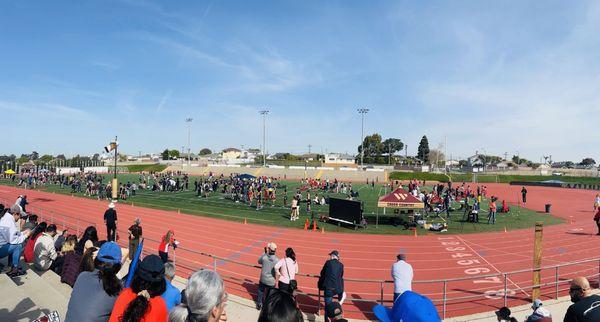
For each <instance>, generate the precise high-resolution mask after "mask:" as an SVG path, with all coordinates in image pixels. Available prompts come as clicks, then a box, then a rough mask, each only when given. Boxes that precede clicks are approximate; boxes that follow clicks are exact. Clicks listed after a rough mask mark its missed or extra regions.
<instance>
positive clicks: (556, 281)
mask: <svg viewBox="0 0 600 322" xmlns="http://www.w3.org/2000/svg"><path fill="white" fill-rule="evenodd" d="M0 200H1V201H4V200H6V199H5V198H1V197H0ZM28 208H29V209H38V210H39V213H38V215H40V217H42V216H44V211H45V212H46V214H47V213H50V214H51V216H50V217H51V220H52V222H54V221H55V219H56V220H57V221H58V218H62V219H63V220H62V221H63V223H65V224H66V223H67V221H66V220H65V219H66V218H69V219H75V220H77V224H76V226H77V229H79V228H80V227H79V223H85V224H92V225H95V223H94V222H91V221H87V220H84V219H80V218H78V217H74V216H71V215H67V214H64V213H59V212H56V211H54V210H48V209H45V208H42V207H39V206H29V207H28ZM34 213H35V211H34ZM54 215H56V217H55V216H54ZM45 216H46V217H48V216H47V215H45ZM144 239H146V240H149V241H151V242H155V243H160V241H159V240H155V239H152V238H148V237H144ZM178 249H180V250H182V251H185V252H190V253H193V254H197V255H200V256H204V257H207V258H212V259H213V263H212V266H213V269H214V270H217V269H218V264H217V262H218V261H222V262H227V263H232V264H236V265H240V266H244V267H251V268H255V269H260V268H261V266H259V265H255V264H249V263H245V262H240V261H236V260H233V259H228V258H224V257H220V256H217V255H214V254H210V253H206V252H202V251H197V250H194V249H189V248H186V247H183V246H179V247H178ZM595 262H598V273H596V274H594V275H590V276H591V277H599V276H600V258H593V259H585V260H578V261H573V262H570V263H566V264H554V265H548V266H543V267H541V268H539V269H536V268H529V269H520V270H514V271H510V272H504V273H492V274H485V275H476V276H466V277H457V278H448V279H432V280H415V281H413V284H442V286H443V292H442V298H432V299H431V301H432V302H433V303H439V304H441V305H442V316H443V318H446V313H447V305H448V303H451V302H457V301H465V300H476V299H482V298H483V296H484V294H476V295H467V296H457V297H451V298H448V296H447V295H448V292H447V291H448V290H447V288H448V284H450V283H455V282H461V281H469V280H476V279H482V278H488V277H498V276H501V277H503V278H504V294H503V296H502V300H503V301H504V305H506V302H507V300H508V298H519V297H517V296H516V295H508V294H507V285H506V284H507V280H508V278H509V277H510V276H511V275H516V274H524V273H531V272H533V271H537V270H539V271H545V270H554V276H553V279H554V281H552V282H545V283H540V284H536V285H528V286H525V287H519V289H520V290H522V291H525V290H530V289H533V288H549V287H554V292H553V295H554V297H555V298H558V296H559V293H560V292H561V290H560V289H559V285H560V284H566V283H569V280H564V281H560V280H559V276H560V274H559V270H560V268H562V267H569V266H576V265H582V264H588V263H595ZM208 265H210V264H208ZM208 265H207V266H208ZM181 266H183V267H185V268H189V269H195V267H192V266H187V265H181ZM588 269H591V268H588ZM296 275H298V276H303V277H309V278H319V275H318V274H306V273H298V274H296ZM223 276H224V277H228V278H233V277H232V276H226V275H223ZM344 280H345V281H348V282H359V283H373V284H379V286H380V287H379V289H380V294H379V298H377V299H355V298H352V299H349V301H352V302H370V303H380V304H384V303H391V302H392V301H391V300H389V299H388V300H386V299H384V297H385V294H384V285H387V284H392V283H393V282H394V281H393V280H385V279H384V280H379V279H362V278H344ZM298 294H301V295H305V296H311V297H318V299H319V303H318V305H317V309H318V310H320V307H321V306H320V305H321V304H320V299H321V292H320V291H318V292H317V293H310V292H299V293H298ZM438 294H439V293H438ZM303 306H310V307H314V305H313V306H311V305H306V304H304V305H303ZM317 312H318V311H317Z"/></svg>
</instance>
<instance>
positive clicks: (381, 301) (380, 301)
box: [379, 281, 383, 305]
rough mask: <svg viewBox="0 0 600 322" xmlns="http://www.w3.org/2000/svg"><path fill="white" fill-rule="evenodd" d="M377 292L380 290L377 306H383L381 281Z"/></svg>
mask: <svg viewBox="0 0 600 322" xmlns="http://www.w3.org/2000/svg"><path fill="white" fill-rule="evenodd" d="M379 287H380V288H379V290H380V297H379V304H381V305H383V281H380V282H379Z"/></svg>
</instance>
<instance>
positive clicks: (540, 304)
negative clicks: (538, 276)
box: [531, 299, 543, 310]
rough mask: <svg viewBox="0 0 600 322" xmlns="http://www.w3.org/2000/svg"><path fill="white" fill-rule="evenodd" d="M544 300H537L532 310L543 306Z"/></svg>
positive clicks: (532, 305)
mask: <svg viewBox="0 0 600 322" xmlns="http://www.w3.org/2000/svg"><path fill="white" fill-rule="evenodd" d="M542 304H543V303H542V300H540V299H535V301H533V303H532V304H531V308H532V309H534V310H535V309H537V308H538V307H540V306H542Z"/></svg>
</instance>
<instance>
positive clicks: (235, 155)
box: [221, 148, 242, 160]
mask: <svg viewBox="0 0 600 322" xmlns="http://www.w3.org/2000/svg"><path fill="white" fill-rule="evenodd" d="M241 156H242V151H241V150H239V149H236V148H227V149H225V150H223V152H221V157H222V158H223V159H225V160H232V159H239V158H240V157H241Z"/></svg>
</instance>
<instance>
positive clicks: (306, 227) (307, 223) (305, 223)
mask: <svg viewBox="0 0 600 322" xmlns="http://www.w3.org/2000/svg"><path fill="white" fill-rule="evenodd" d="M308 227H310V223H309V222H308V218H306V221H305V222H304V230H307V229H308Z"/></svg>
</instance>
